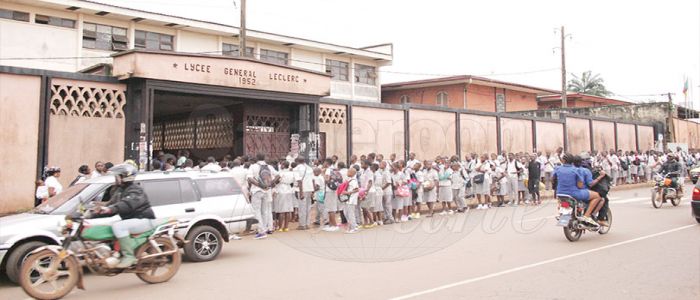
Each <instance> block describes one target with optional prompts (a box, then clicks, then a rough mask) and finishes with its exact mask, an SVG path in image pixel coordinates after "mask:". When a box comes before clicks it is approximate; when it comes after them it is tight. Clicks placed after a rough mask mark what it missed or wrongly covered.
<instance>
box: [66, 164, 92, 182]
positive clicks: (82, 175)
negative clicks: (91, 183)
mask: <svg viewBox="0 0 700 300" xmlns="http://www.w3.org/2000/svg"><path fill="white" fill-rule="evenodd" d="M90 173H92V171H91V170H90V167H88V165H82V166H80V168H78V176H76V177H75V179H73V181H71V183H70V184H69V185H68V186H74V185H76V184H78V183H81V182H83V181H85V180H86V179H88V178H90Z"/></svg>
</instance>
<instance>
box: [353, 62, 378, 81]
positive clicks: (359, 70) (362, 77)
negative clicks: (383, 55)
mask: <svg viewBox="0 0 700 300" xmlns="http://www.w3.org/2000/svg"><path fill="white" fill-rule="evenodd" d="M376 79H377V73H376V71H375V67H372V66H366V65H361V64H355V82H357V83H364V84H369V85H376Z"/></svg>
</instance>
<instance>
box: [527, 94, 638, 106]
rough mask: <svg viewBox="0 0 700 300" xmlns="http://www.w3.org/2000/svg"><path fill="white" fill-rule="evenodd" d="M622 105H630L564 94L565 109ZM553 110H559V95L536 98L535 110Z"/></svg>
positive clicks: (594, 97) (590, 96)
mask: <svg viewBox="0 0 700 300" xmlns="http://www.w3.org/2000/svg"><path fill="white" fill-rule="evenodd" d="M622 104H631V102H627V101H622V100H617V99H610V98H605V97H598V96H593V95H586V94H579V93H569V94H566V106H567V107H593V106H603V105H622ZM553 108H561V95H547V96H541V97H538V98H537V109H553Z"/></svg>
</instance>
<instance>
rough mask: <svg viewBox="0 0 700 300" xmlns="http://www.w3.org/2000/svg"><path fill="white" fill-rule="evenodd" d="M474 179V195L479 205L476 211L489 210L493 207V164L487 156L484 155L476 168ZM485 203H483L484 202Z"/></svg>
mask: <svg viewBox="0 0 700 300" xmlns="http://www.w3.org/2000/svg"><path fill="white" fill-rule="evenodd" d="M475 174H476V175H474V179H473V187H474V194H476V199H477V202H478V205H477V207H476V209H488V208H489V207H491V178H492V176H491V163H490V162H489V160H488V155H487V154H485V153H484V154H482V155H481V158H480V159H479V161H478V162H477V163H476V166H475ZM482 201H483V202H482Z"/></svg>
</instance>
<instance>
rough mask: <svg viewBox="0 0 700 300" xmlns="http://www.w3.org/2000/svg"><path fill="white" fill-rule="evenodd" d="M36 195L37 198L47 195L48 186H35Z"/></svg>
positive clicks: (46, 196)
mask: <svg viewBox="0 0 700 300" xmlns="http://www.w3.org/2000/svg"><path fill="white" fill-rule="evenodd" d="M36 197H37V198H39V199H44V198H48V197H49V187H48V186H45V185H42V186H38V187H36Z"/></svg>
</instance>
